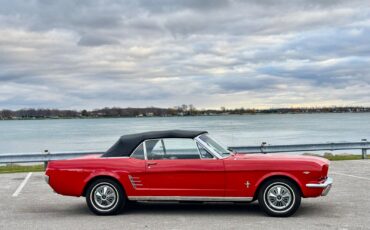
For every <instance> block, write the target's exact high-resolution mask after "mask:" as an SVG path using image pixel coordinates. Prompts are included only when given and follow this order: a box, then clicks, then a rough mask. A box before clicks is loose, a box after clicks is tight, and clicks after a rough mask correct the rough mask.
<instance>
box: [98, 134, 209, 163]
mask: <svg viewBox="0 0 370 230" xmlns="http://www.w3.org/2000/svg"><path fill="white" fill-rule="evenodd" d="M204 133H207V131H190V130H165V131H153V132H145V133H136V134H128V135H123V136H121V137H120V139H119V140H118V141H117V142H116V143H115V144H114V145H113V146H112V147H111V148H110V149H108V150H107V151H106V152H105V153H104V154H103V155H102V157H128V156H130V155H131V153H132V151H134V150H135V149H136V147H137V146H138V145H140V144H141V142H143V141H145V140H148V139H160V138H195V137H197V136H199V135H201V134H204Z"/></svg>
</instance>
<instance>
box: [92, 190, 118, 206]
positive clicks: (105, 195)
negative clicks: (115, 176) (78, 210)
mask: <svg viewBox="0 0 370 230" xmlns="http://www.w3.org/2000/svg"><path fill="white" fill-rule="evenodd" d="M116 200H117V194H116V192H115V189H114V188H112V187H111V186H110V185H107V184H104V185H100V186H98V187H97V188H96V189H95V191H94V203H95V204H96V205H98V206H99V207H100V208H102V209H108V208H111V207H112V206H113V205H114V204H115V203H116Z"/></svg>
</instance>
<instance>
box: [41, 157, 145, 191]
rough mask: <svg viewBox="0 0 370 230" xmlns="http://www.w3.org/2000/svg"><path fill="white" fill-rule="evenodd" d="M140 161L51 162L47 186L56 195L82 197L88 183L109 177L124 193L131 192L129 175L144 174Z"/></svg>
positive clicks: (73, 160)
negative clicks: (118, 184)
mask: <svg viewBox="0 0 370 230" xmlns="http://www.w3.org/2000/svg"><path fill="white" fill-rule="evenodd" d="M144 171H145V164H144V161H142V160H136V159H131V158H93V159H86V158H85V159H71V160H61V161H52V162H50V163H49V165H48V168H47V170H46V175H48V176H49V184H50V186H51V187H52V188H53V190H54V191H55V192H56V193H59V194H62V195H68V196H82V195H84V194H83V192H84V188H85V186H86V185H87V184H88V183H89V181H91V180H93V179H95V178H97V177H102V176H104V177H111V178H114V179H115V180H117V181H118V182H120V183H121V185H122V186H123V187H124V189H125V191H126V193H127V194H128V195H129V194H130V193H132V192H133V190H132V186H131V185H130V182H129V179H128V174H129V173H139V174H140V173H144Z"/></svg>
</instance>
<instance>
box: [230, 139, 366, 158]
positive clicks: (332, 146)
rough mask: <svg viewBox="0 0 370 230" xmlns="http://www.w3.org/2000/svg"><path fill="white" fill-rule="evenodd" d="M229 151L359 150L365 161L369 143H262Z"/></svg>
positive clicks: (363, 141)
mask: <svg viewBox="0 0 370 230" xmlns="http://www.w3.org/2000/svg"><path fill="white" fill-rule="evenodd" d="M229 149H231V150H233V151H235V152H239V153H279V152H303V151H323V150H329V151H335V150H351V149H361V150H362V159H366V155H367V149H370V142H369V141H367V140H366V139H363V140H362V141H361V142H342V143H321V144H298V145H266V143H265V142H263V143H262V144H261V145H260V146H235V147H229Z"/></svg>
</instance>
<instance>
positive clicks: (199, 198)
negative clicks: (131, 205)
mask: <svg viewBox="0 0 370 230" xmlns="http://www.w3.org/2000/svg"><path fill="white" fill-rule="evenodd" d="M128 199H129V200H141V201H229V202H230V201H252V200H253V197H210V196H128Z"/></svg>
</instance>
